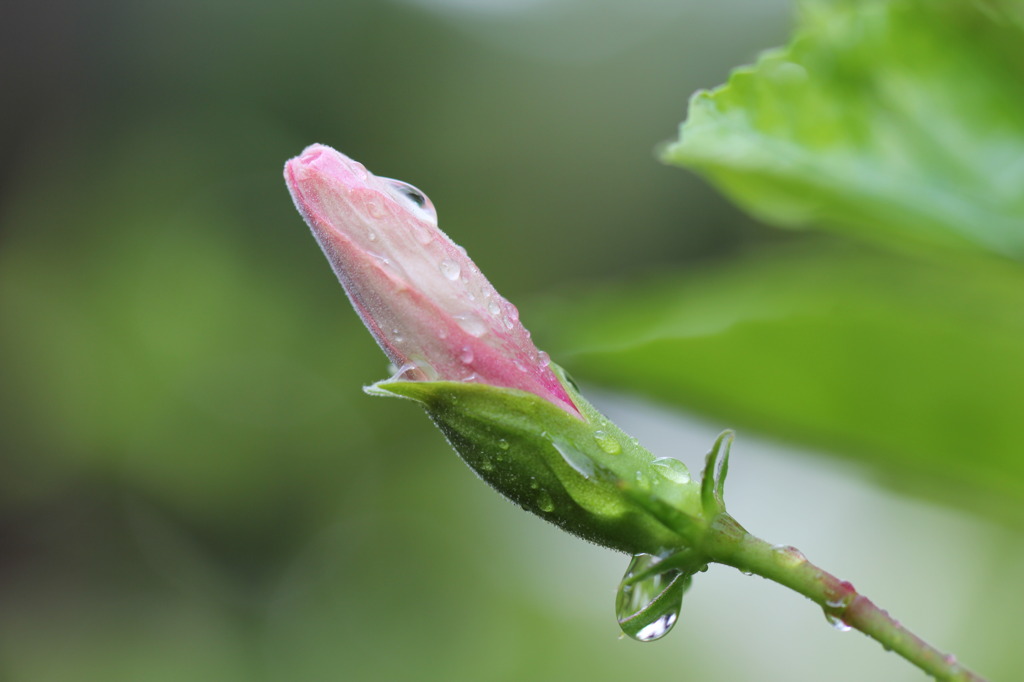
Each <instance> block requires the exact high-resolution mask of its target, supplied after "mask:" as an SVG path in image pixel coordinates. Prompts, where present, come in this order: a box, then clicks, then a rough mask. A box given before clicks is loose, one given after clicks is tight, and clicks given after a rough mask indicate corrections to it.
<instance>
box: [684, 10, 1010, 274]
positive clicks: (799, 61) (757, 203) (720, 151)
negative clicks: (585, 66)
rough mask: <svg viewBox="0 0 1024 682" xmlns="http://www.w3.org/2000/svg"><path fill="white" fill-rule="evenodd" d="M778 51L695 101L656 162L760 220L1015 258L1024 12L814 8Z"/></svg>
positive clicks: (891, 242) (906, 246)
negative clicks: (692, 177)
mask: <svg viewBox="0 0 1024 682" xmlns="http://www.w3.org/2000/svg"><path fill="white" fill-rule="evenodd" d="M801 10H802V11H801V21H800V27H799V29H798V31H797V33H796V36H795V37H794V39H793V40H792V42H791V43H790V44H789V45H788V46H787V47H785V48H783V49H777V50H773V51H770V52H767V53H765V54H763V55H762V56H761V57H760V59H759V60H758V61H757V63H756V64H755V65H754V66H751V67H744V68H740V69H738V70H736V71H735V72H734V73H733V74H732V75H731V77H730V78H729V81H728V83H727V84H726V85H724V86H721V87H719V88H717V89H716V90H713V91H711V92H706V91H702V92H698V93H696V94H695V95H694V97H693V99H692V100H691V102H690V110H689V114H688V118H687V120H686V121H685V122H684V124H683V125H682V127H681V131H680V138H679V141H678V142H676V143H674V144H671V145H670V146H668V147H667V148H666V150H665V152H664V159H665V160H666V161H667V162H669V163H672V164H676V165H680V166H686V167H688V168H691V169H693V170H695V171H697V172H699V173H701V174H702V175H704V176H705V177H706V178H707V179H709V180H710V181H711V182H712V183H713V184H715V185H716V186H718V187H719V188H720V189H721V190H722V191H723V192H725V193H726V194H727V195H729V196H730V197H731V198H732V199H734V200H735V201H736V202H738V203H739V204H741V205H742V206H743V207H745V208H746V209H747V210H749V211H751V212H752V213H754V214H756V215H757V216H758V217H760V218H761V219H763V220H765V221H767V222H770V223H773V224H776V225H779V226H784V227H812V226H815V225H819V224H820V225H822V226H826V227H829V228H831V229H834V230H837V231H839V232H844V233H847V234H849V235H852V236H856V237H858V238H864V239H869V240H872V241H877V242H881V243H885V244H887V245H889V246H895V247H898V248H901V249H910V250H916V249H919V248H921V247H922V246H927V247H930V248H934V247H935V246H940V247H943V248H949V247H952V248H964V247H967V248H971V249H981V250H986V251H990V252H994V253H998V254H1001V255H1004V256H1009V257H1012V258H1015V259H1021V258H1024V190H1022V188H1024V116H1022V115H1021V112H1022V111H1024V88H1022V87H1021V83H1024V50H1022V49H1021V45H1024V18H1022V17H1024V11H1022V10H1021V6H1020V4H1018V3H1012V2H1009V1H1007V2H999V1H996V0H991V1H984V2H983V1H980V0H979V1H978V2H963V1H962V0H956V1H953V0H893V1H886V0H831V1H830V0H813V1H808V2H804V3H803V4H802V5H801Z"/></svg>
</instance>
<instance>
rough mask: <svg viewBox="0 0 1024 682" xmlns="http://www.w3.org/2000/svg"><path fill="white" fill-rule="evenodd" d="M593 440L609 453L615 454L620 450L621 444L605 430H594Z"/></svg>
mask: <svg viewBox="0 0 1024 682" xmlns="http://www.w3.org/2000/svg"><path fill="white" fill-rule="evenodd" d="M594 440H595V441H597V444H598V446H599V447H600V448H601V449H602V450H604V451H605V452H607V453H608V454H609V455H617V454H619V453H620V452H622V446H621V445H619V441H617V440H615V436H613V435H611V434H610V433H608V432H607V431H601V430H598V431H594Z"/></svg>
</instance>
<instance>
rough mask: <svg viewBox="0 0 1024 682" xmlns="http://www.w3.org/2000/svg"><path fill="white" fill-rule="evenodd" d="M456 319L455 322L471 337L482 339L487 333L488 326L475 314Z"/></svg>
mask: <svg viewBox="0 0 1024 682" xmlns="http://www.w3.org/2000/svg"><path fill="white" fill-rule="evenodd" d="M454 318H455V322H456V323H457V324H458V325H459V326H460V327H461V328H462V331H464V332H466V333H467V334H469V335H470V336H475V337H477V338H480V337H481V336H483V335H484V334H486V333H487V325H486V324H484V321H483V320H481V319H480V318H479V317H477V316H476V315H474V314H473V313H464V314H462V315H455V316H454Z"/></svg>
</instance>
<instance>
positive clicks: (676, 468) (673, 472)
mask: <svg viewBox="0 0 1024 682" xmlns="http://www.w3.org/2000/svg"><path fill="white" fill-rule="evenodd" d="M651 466H653V467H654V468H655V469H657V471H658V473H659V474H661V475H662V476H664V477H665V478H667V479H668V480H670V481H672V482H673V483H683V484H685V483H689V482H690V471H689V469H687V468H686V465H685V464H683V463H682V462H680V461H679V460H678V459H676V458H674V457H659V458H658V459H656V460H654V461H653V462H651Z"/></svg>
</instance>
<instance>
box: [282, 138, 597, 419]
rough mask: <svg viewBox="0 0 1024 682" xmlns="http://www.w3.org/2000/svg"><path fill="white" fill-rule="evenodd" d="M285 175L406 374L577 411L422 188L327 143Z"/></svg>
mask: <svg viewBox="0 0 1024 682" xmlns="http://www.w3.org/2000/svg"><path fill="white" fill-rule="evenodd" d="M284 175H285V180H286V182H287V184H288V189H289V191H290V192H291V195H292V199H293V200H294V201H295V206H296V207H297V208H298V209H299V213H301V214H302V217H303V218H305V220H306V222H307V223H308V224H309V226H310V228H311V229H312V231H313V235H314V236H315V237H316V240H317V241H318V242H319V243H320V247H321V248H322V249H323V251H324V254H325V255H326V256H327V259H328V260H329V261H330V263H331V267H332V268H334V272H335V274H337V276H338V279H339V280H340V281H341V284H342V286H343V287H344V288H345V292H346V293H347V294H348V297H349V299H350V300H351V301H352V305H353V306H354V307H355V309H356V311H357V312H358V313H359V315H360V317H362V318H363V322H364V323H365V324H366V326H367V327H368V328H369V330H370V332H371V333H372V334H373V336H374V337H375V338H376V339H377V343H378V344H380V347H381V348H382V349H383V350H384V352H385V353H386V354H387V356H388V357H389V358H390V359H391V362H392V363H394V365H395V367H397V368H399V370H400V371H399V375H400V376H401V377H402V378H405V379H411V380H430V381H464V382H471V383H481V384H487V385H490V386H501V387H504V388H515V389H519V390H522V391H527V392H529V393H533V394H535V395H537V396H540V397H541V398H543V399H544V400H547V401H549V402H551V403H553V404H555V405H557V406H558V407H560V408H561V409H563V410H565V411H567V412H569V413H570V414H574V415H577V416H578V415H579V412H578V410H577V409H576V407H575V405H573V403H572V400H571V399H570V398H569V395H568V393H566V390H565V388H564V387H563V386H562V384H561V383H560V382H559V380H558V378H557V377H556V376H555V374H554V372H552V371H551V368H550V367H549V361H548V357H547V355H546V354H545V353H543V352H541V351H538V350H537V348H536V346H534V344H533V342H532V341H531V340H530V333H529V332H528V331H527V330H526V329H525V328H524V327H523V325H522V324H521V323H520V321H519V313H518V311H517V310H516V307H515V306H514V305H512V304H511V303H509V302H508V301H506V300H505V299H504V298H503V297H502V296H501V295H500V294H499V293H498V292H497V291H495V290H494V287H492V286H491V284H490V282H488V281H487V278H486V277H484V276H483V274H481V272H480V269H479V268H477V267H476V265H474V264H473V261H471V260H470V259H469V257H468V256H467V255H466V252H465V250H464V249H462V248H461V247H459V246H458V245H456V244H455V243H454V242H452V241H451V240H450V239H449V238H448V237H447V236H446V235H445V234H444V233H443V232H441V230H440V229H438V227H437V214H436V213H435V211H434V208H433V205H432V204H431V203H430V200H429V199H427V197H426V196H425V195H424V194H423V193H422V192H420V191H419V190H417V189H416V188H415V187H412V186H411V185H408V184H406V183H403V182H398V181H396V180H389V179H387V178H378V177H376V176H375V175H373V174H372V173H369V172H368V171H367V170H366V168H364V167H363V165H362V164H360V163H358V162H356V161H353V160H352V159H350V158H348V157H347V156H345V155H344V154H341V153H340V152H337V151H335V150H334V149H331V148H330V147H326V146H324V145H319V144H315V145H312V146H310V147H307V148H306V150H305V151H303V153H302V154H301V155H300V156H298V157H296V158H294V159H291V160H290V161H288V163H287V164H285V172H284Z"/></svg>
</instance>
